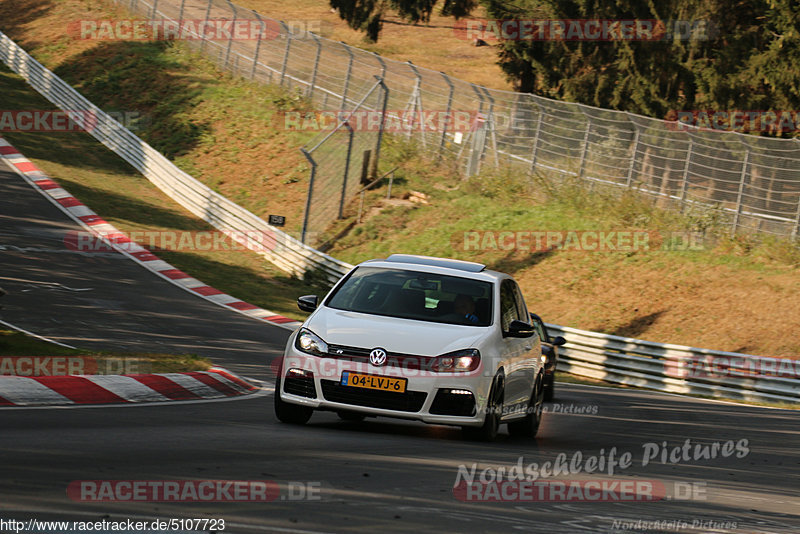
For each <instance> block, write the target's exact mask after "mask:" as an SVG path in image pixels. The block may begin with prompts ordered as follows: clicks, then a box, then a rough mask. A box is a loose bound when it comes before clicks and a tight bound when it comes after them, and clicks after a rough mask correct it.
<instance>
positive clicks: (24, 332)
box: [0, 321, 78, 350]
mask: <svg viewBox="0 0 800 534" xmlns="http://www.w3.org/2000/svg"><path fill="white" fill-rule="evenodd" d="M0 324H1V325H3V326H7V327H8V328H11V329H12V330H17V331H19V332H22V333H23V334H28V335H29V336H32V337H35V338H36V339H41V340H42V341H46V342H48V343H52V344H54V345H60V346H62V347H66V348H68V349H74V350H78V349H76V348H75V347H73V346H72V345H67V344H66V343H61V342H60V341H55V340H52V339H49V338H46V337H44V336H40V335H39V334H34V333H33V332H28V331H27V330H25V329H24V328H20V327H19V326H14V325H13V324H11V323H7V322H5V321H0Z"/></svg>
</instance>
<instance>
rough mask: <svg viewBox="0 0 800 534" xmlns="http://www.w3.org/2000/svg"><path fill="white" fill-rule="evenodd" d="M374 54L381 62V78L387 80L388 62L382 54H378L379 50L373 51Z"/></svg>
mask: <svg viewBox="0 0 800 534" xmlns="http://www.w3.org/2000/svg"><path fill="white" fill-rule="evenodd" d="M372 54H373V55H374V56H375V59H377V60H378V63H380V64H381V80H385V79H386V62H385V61H384V60H383V58H382V57H381V55H380V54H378V53H377V52H372Z"/></svg>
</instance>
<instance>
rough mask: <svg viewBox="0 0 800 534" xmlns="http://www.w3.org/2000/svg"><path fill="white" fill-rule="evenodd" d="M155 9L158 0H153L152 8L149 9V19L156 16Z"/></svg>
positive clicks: (156, 8) (156, 9)
mask: <svg viewBox="0 0 800 534" xmlns="http://www.w3.org/2000/svg"><path fill="white" fill-rule="evenodd" d="M156 11H158V0H153V9H151V10H150V19H151V20H152V19H154V18H156Z"/></svg>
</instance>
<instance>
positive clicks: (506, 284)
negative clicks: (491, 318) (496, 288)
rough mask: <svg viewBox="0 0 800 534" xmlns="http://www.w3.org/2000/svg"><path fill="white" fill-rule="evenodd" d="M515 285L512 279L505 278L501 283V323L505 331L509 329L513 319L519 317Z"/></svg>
mask: <svg viewBox="0 0 800 534" xmlns="http://www.w3.org/2000/svg"><path fill="white" fill-rule="evenodd" d="M515 286H516V284H514V282H513V281H511V280H503V283H502V284H501V285H500V325H501V326H502V328H503V331H504V332H507V331H508V325H509V324H511V321H513V320H515V319H519V310H518V308H517V297H516V295H515Z"/></svg>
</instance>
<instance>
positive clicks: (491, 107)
mask: <svg viewBox="0 0 800 534" xmlns="http://www.w3.org/2000/svg"><path fill="white" fill-rule="evenodd" d="M483 92H484V93H485V94H486V98H488V99H489V120H488V125H489V135H490V136H491V138H492V150H494V166H495V168H497V167H499V166H500V159H499V158H498V155H497V132H496V131H495V120H494V98H492V95H491V93H489V90H488V89H487V88H485V87H484V88H483Z"/></svg>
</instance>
